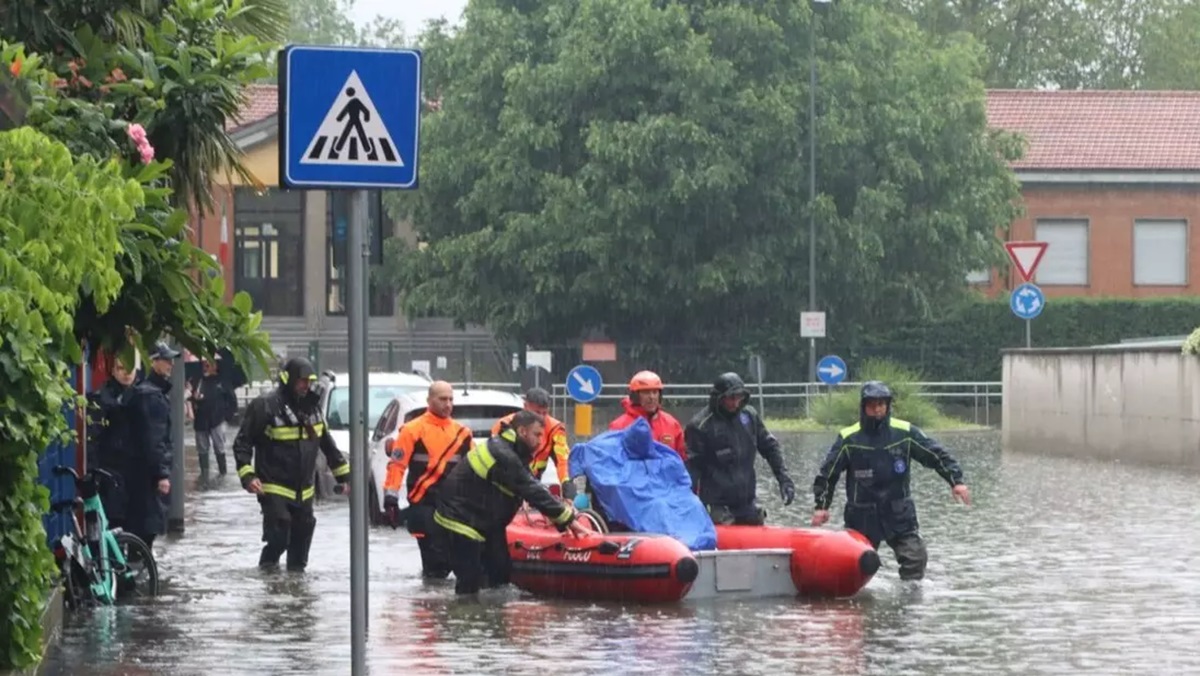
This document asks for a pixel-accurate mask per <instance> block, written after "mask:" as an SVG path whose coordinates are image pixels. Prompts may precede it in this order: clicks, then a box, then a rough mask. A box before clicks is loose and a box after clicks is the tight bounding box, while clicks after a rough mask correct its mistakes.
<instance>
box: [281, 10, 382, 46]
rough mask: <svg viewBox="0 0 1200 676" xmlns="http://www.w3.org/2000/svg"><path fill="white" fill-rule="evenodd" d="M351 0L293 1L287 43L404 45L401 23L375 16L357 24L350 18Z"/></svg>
mask: <svg viewBox="0 0 1200 676" xmlns="http://www.w3.org/2000/svg"><path fill="white" fill-rule="evenodd" d="M354 4H355V0H293V1H292V2H291V3H290V4H289V9H290V12H291V27H290V29H289V30H288V42H290V43H292V44H304V45H360V46H371V47H399V46H402V45H404V41H405V37H404V24H402V23H400V22H399V21H397V20H395V19H389V18H387V17H384V16H379V15H377V16H376V17H375V18H374V19H373V20H372V21H371V23H369V24H368V25H366V26H363V27H359V26H356V25H355V24H354V20H353V19H351V18H350V17H351V13H352V12H353V10H354Z"/></svg>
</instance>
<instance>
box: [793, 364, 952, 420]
mask: <svg viewBox="0 0 1200 676" xmlns="http://www.w3.org/2000/svg"><path fill="white" fill-rule="evenodd" d="M858 373H859V376H858V377H857V378H855V380H859V381H867V380H881V381H883V382H884V383H886V384H887V386H888V387H890V388H891V389H892V394H893V395H895V399H894V400H893V402H892V415H894V416H895V417H897V418H902V419H904V420H907V421H909V422H911V423H913V424H914V425H917V426H929V425H932V424H934V423H935V422H937V420H938V418H940V417H941V412H940V411H939V410H938V407H937V404H936V403H934V401H933V400H932V399H929V398H927V397H923V396H921V395H922V394H923V392H924V389H923V388H922V387H921V386H920V385H918V384H917V383H918V382H920V381H921V379H922V378H921V374H920V373H919V372H917V371H915V370H912V369H909V368H906V367H904V366H901V365H900V364H897V363H895V362H892V361H888V360H886V359H867V360H865V361H863V363H862V366H860V367H859V369H858ZM859 391H860V388H858V387H853V388H851V387H844V388H841V389H839V390H838V391H837V392H834V393H833V394H832V395H831V396H828V397H822V398H820V399H818V400H816V401H814V402H813V408H812V417H813V418H814V419H815V420H816V421H817V422H820V423H822V424H824V425H852V424H854V423H855V422H858V418H859V402H860V398H859Z"/></svg>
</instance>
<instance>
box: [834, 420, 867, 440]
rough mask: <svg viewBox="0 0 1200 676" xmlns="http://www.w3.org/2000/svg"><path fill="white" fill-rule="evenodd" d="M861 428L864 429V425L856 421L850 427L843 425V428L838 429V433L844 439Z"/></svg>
mask: <svg viewBox="0 0 1200 676" xmlns="http://www.w3.org/2000/svg"><path fill="white" fill-rule="evenodd" d="M860 429H862V425H861V424H860V423H854V424H853V425H851V426H849V427H843V428H842V429H841V430H839V431H838V435H839V436H841V437H842V438H843V439H845V438H846V437H848V436H850V435H851V434H854V433H855V432H857V431H859V430H860Z"/></svg>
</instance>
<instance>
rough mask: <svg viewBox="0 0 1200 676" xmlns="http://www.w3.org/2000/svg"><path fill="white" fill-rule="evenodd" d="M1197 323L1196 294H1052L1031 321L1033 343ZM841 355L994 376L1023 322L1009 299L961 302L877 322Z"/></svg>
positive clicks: (1018, 343)
mask: <svg viewBox="0 0 1200 676" xmlns="http://www.w3.org/2000/svg"><path fill="white" fill-rule="evenodd" d="M1197 325H1200V298H1196V297H1190V296H1176V297H1171V298H1154V299H1136V300H1135V299H1113V298H1050V299H1048V300H1047V302H1046V309H1045V311H1044V312H1043V313H1042V314H1041V316H1039V317H1038V318H1036V319H1034V320H1033V321H1032V327H1031V328H1032V330H1031V338H1032V345H1033V346H1034V347H1071V346H1084V345H1098V344H1106V343H1119V342H1121V340H1123V339H1127V338H1145V337H1161V336H1186V335H1188V334H1190V333H1191V332H1192V331H1193V329H1195V328H1196V326H1197ZM843 345H845V347H844V348H843V349H844V354H843V357H844V358H846V359H847V365H848V366H849V367H850V369H851V373H850V376H851V377H852V378H853V377H854V371H853V369H854V363H855V362H860V361H861V360H862V359H864V358H867V357H883V358H887V359H890V360H893V361H895V362H897V363H900V364H903V365H905V366H907V367H909V368H913V369H916V370H918V371H920V372H921V373H922V376H923V378H924V379H925V380H948V381H995V380H999V379H1000V369H1001V358H1000V351H1001V350H1002V349H1005V348H1014V347H1024V346H1025V322H1023V321H1021V320H1020V319H1017V318H1016V317H1015V316H1014V315H1013V314H1012V311H1011V310H1010V309H1009V306H1008V300H1007V297H1004V298H1001V299H995V300H976V301H973V302H967V303H964V304H962V305H960V306H958V307H955V308H953V309H951V310H950V311H948V312H947V313H946V314H945V315H943V316H942V317H940V318H938V319H935V320H933V321H924V322H913V323H912V324H911V325H906V326H896V327H880V330H879V331H878V333H875V334H874V335H871V336H864V337H863V338H862V339H861V340H859V341H844V342H843Z"/></svg>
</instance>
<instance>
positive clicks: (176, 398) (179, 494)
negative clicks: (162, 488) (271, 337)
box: [150, 343, 187, 534]
mask: <svg viewBox="0 0 1200 676" xmlns="http://www.w3.org/2000/svg"><path fill="white" fill-rule="evenodd" d="M174 347H175V349H176V350H179V351H180V352H181V353H182V352H183V346H182V345H179V344H178V343H176V344H175V346H174ZM150 363H151V368H154V367H153V364H154V362H153V361H151V362H150ZM185 368H186V366H185V363H184V361H183V355H182V354H180V355H179V356H178V357H176V358H175V363H174V364H172V365H171V393H170V395H169V398H170V404H171V421H170V425H171V492H170V500H171V502H170V506H169V507H168V510H167V530H168V531H169V532H171V533H177V534H183V531H184V525H183V517H184V496H185V494H186V492H187V477H186V476H185V475H186V474H187V457H186V456H185V455H184V446H183V435H184V429H185V426H184V416H185V414H186V404H187V401H186V400H187V392H186V391H185V389H186V379H185V378H184V369H185ZM155 490H157V489H155Z"/></svg>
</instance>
